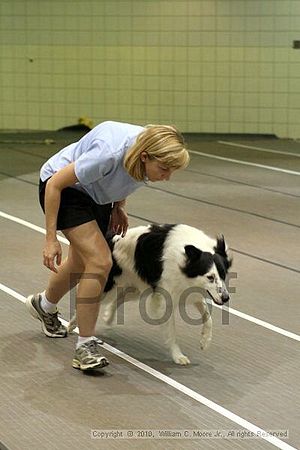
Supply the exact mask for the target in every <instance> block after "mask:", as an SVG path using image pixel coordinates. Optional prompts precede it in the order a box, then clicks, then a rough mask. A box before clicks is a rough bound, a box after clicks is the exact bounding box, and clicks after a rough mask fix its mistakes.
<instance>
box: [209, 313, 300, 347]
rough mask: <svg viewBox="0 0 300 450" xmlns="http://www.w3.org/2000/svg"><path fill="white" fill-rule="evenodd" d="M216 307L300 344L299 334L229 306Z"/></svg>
mask: <svg viewBox="0 0 300 450" xmlns="http://www.w3.org/2000/svg"><path fill="white" fill-rule="evenodd" d="M214 307H216V308H219V309H222V310H224V311H227V312H228V313H230V314H233V315H234V316H237V317H240V318H241V319H245V320H248V321H249V322H252V323H255V324H256V325H260V326H261V327H264V328H267V329H268V330H271V331H274V332H275V333H278V334H282V336H285V337H288V338H290V339H294V340H295V341H298V342H300V336H299V334H295V333H292V332H291V331H287V330H284V329H283V328H279V327H276V326H275V325H272V324H271V323H268V322H265V321H264V320H261V319H257V318H256V317H253V316H249V314H245V313H243V312H241V311H238V310H237V309H233V308H230V307H228V306H225V305H223V306H220V305H216V304H214Z"/></svg>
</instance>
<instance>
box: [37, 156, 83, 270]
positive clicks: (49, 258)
mask: <svg viewBox="0 0 300 450" xmlns="http://www.w3.org/2000/svg"><path fill="white" fill-rule="evenodd" d="M77 181H78V179H77V177H76V175H75V171H74V163H71V164H69V165H68V166H66V167H64V168H63V169H61V170H59V171H58V172H56V173H55V174H54V175H53V176H52V177H51V178H50V180H49V181H48V182H47V185H46V191H45V217H46V244H45V248H44V252H43V257H44V265H45V266H46V267H48V268H49V269H50V270H52V271H53V272H57V269H56V268H55V263H54V261H55V259H56V263H57V265H60V263H61V255H62V251H61V246H60V243H59V242H58V240H57V236H56V222H57V214H58V210H59V205H60V196H61V191H62V190H63V189H64V188H66V187H68V186H72V185H73V184H75V183H76V182H77Z"/></svg>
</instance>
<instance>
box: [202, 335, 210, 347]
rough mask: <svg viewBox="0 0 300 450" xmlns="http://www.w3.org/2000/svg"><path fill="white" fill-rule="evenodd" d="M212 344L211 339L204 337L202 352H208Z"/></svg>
mask: <svg viewBox="0 0 300 450" xmlns="http://www.w3.org/2000/svg"><path fill="white" fill-rule="evenodd" d="M210 343H211V337H207V336H202V337H201V339H200V348H201V350H206V349H207V348H208V347H209V346H210Z"/></svg>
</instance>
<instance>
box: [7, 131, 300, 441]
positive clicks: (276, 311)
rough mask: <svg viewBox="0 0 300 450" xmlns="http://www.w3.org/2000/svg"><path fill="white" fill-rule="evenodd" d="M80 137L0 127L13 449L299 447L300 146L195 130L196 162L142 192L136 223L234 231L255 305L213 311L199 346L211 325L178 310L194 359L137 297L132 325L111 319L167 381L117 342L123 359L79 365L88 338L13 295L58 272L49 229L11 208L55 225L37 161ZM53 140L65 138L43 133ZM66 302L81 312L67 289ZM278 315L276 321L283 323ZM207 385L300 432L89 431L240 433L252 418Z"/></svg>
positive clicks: (231, 237) (129, 308) (239, 267)
mask: <svg viewBox="0 0 300 450" xmlns="http://www.w3.org/2000/svg"><path fill="white" fill-rule="evenodd" d="M74 137H75V134H74V135H73V134H72V135H64V134H59V133H51V132H47V133H35V134H29V133H24V134H22V135H21V134H10V133H0V231H1V255H2V262H1V268H0V283H1V285H0V323H1V327H0V352H1V362H2V364H1V366H2V367H1V372H0V399H1V400H0V449H1V443H2V445H3V446H5V447H6V448H8V449H9V450H23V449H41V448H42V449H45V450H50V449H56V448H61V449H63V450H64V449H66V450H68V449H72V448H73V447H76V448H77V449H86V448H91V449H94V448H103V449H107V448H109V449H114V448H116V449H117V448H122V449H129V448H141V447H143V448H149V449H152V448H162V449H182V448H184V449H196V448H203V449H227V448H228V449H231V448H235V449H253V448H255V449H267V448H272V447H273V448H274V446H275V447H276V446H277V447H278V448H284V443H285V444H289V445H290V446H291V447H294V448H300V431H299V422H300V413H299V408H298V405H299V402H300V393H299V388H298V386H299V382H300V376H299V373H300V371H299V369H300V367H299V366H300V364H299V357H300V351H299V338H298V340H297V335H299V291H300V281H299V272H300V268H299V260H300V247H299V241H300V232H299V227H300V213H299V212H300V211H299V210H300V207H299V197H300V178H299V175H300V158H299V156H300V144H299V143H297V142H293V141H289V140H278V139H271V138H267V137H261V138H259V137H257V138H256V139H254V138H250V137H242V136H235V137H234V136H220V137H217V136H215V137H213V136H195V135H193V136H187V142H188V144H189V147H190V149H191V150H193V152H201V153H202V154H201V155H200V154H197V153H192V161H191V164H190V167H189V168H188V169H187V170H185V171H182V172H178V173H177V174H175V175H174V177H173V179H172V181H170V182H168V183H161V184H154V185H151V186H148V187H145V188H143V189H141V190H140V191H138V192H136V193H135V194H133V195H132V196H131V197H130V199H129V201H128V211H129V213H130V224H131V226H134V225H139V224H145V223H148V222H160V223H186V224H189V225H192V226H196V227H197V228H200V229H203V230H204V231H205V232H207V233H208V234H210V235H215V234H218V233H223V234H224V235H225V238H226V240H227V241H228V244H229V246H230V248H231V250H232V254H233V257H234V265H233V267H232V272H235V273H236V276H237V278H236V279H232V280H231V283H230V285H231V286H232V287H233V288H235V290H236V292H235V293H233V294H232V299H231V303H230V308H232V312H233V313H234V312H235V311H238V312H242V313H245V314H247V315H248V316H246V317H245V318H241V317H239V316H237V315H236V314H232V313H230V314H229V324H226V323H224V322H225V321H226V317H227V315H226V314H225V315H224V312H223V313H222V311H221V310H220V309H216V308H213V342H212V345H211V347H210V348H209V349H208V350H207V351H206V352H201V350H200V348H199V336H200V330H199V328H198V327H196V326H192V325H188V324H186V323H184V322H183V321H182V319H181V318H180V317H178V320H177V330H178V335H179V337H180V342H181V344H182V349H183V350H184V352H186V354H187V355H188V356H189V357H190V359H191V362H192V364H191V365H190V366H189V367H178V366H176V365H175V364H174V363H173V362H172V361H171V359H170V357H169V355H168V353H167V352H166V350H165V348H164V346H163V345H162V340H161V337H160V333H159V330H158V329H157V327H156V326H151V325H147V324H145V322H144V321H143V320H142V319H141V317H140V314H139V310H138V305H137V304H135V303H128V304H126V305H125V321H124V322H125V323H124V325H120V324H119V325H118V324H116V323H113V325H112V327H110V328H108V327H106V326H104V325H103V324H102V323H101V319H99V321H98V334H99V336H101V337H102V338H103V339H104V341H105V342H106V343H107V344H109V345H110V346H112V347H114V348H115V349H118V350H120V351H122V352H124V353H125V354H126V355H130V356H132V357H133V358H135V359H136V360H137V361H139V362H140V363H143V364H145V365H146V366H147V367H150V368H152V369H155V371H156V372H155V374H157V373H158V374H161V375H162V376H161V379H159V378H157V376H153V374H152V375H151V374H150V373H149V372H147V371H145V370H144V368H143V366H140V367H137V366H135V365H133V364H132V363H131V362H129V361H126V360H125V359H123V358H121V357H119V356H118V355H117V354H116V353H111V351H110V347H109V346H107V347H106V348H105V349H104V350H103V351H104V353H105V354H106V355H107V357H108V358H109V360H110V363H111V364H110V366H109V367H108V368H107V369H106V370H105V371H99V372H97V373H95V374H94V375H85V374H82V373H81V372H79V371H76V370H74V369H72V367H71V359H72V355H73V350H74V344H75V342H76V335H71V336H69V337H68V338H67V339H62V340H60V339H58V340H51V339H47V338H46V337H44V336H43V335H42V333H41V332H40V329H39V325H38V323H36V322H35V321H33V320H32V319H31V318H30V316H29V315H28V314H27V312H26V310H25V306H24V304H23V303H22V302H21V301H18V299H17V298H16V295H15V294H14V293H15V292H16V293H19V294H21V296H24V297H26V296H27V295H29V294H30V293H33V292H37V291H40V290H42V289H43V287H44V285H45V283H46V280H47V276H48V272H47V270H46V269H45V268H43V266H42V264H41V251H42V246H43V235H42V234H40V233H38V232H37V231H35V230H33V229H30V228H28V227H26V226H24V225H22V224H20V223H17V222H16V221H15V220H14V219H13V218H5V217H4V216H3V214H2V215H1V213H6V214H8V215H11V216H13V217H17V218H20V219H23V220H25V221H28V222H30V223H31V224H34V225H37V226H40V227H44V217H43V214H42V213H41V211H40V207H39V205H38V201H37V183H38V170H39V167H40V166H41V165H42V163H43V161H44V160H46V159H47V158H48V157H49V155H51V154H52V153H54V152H55V151H57V150H58V149H59V148H62V147H63V146H64V145H65V144H66V143H67V142H70V141H72V140H74ZM46 138H47V139H48V138H53V139H54V141H55V143H53V144H51V145H46V144H44V142H43V141H44V139H46ZM220 141H229V142H233V143H234V144H237V145H242V146H241V147H238V146H231V145H225V144H224V143H223V144H222V143H220ZM245 146H247V147H245ZM248 147H251V148H248ZM253 147H254V148H253ZM255 147H256V148H257V149H259V150H255ZM273 150H275V152H274V153H273V152H272V151H273ZM203 153H205V155H203ZM290 153H292V154H290ZM293 154H294V155H293ZM212 156H217V157H218V158H221V159H216V158H214V157H212ZM233 160H235V161H233ZM248 163H251V165H249V164H248ZM262 166H267V167H262ZM272 167H273V169H274V170H272ZM275 169H276V170H275ZM277 169H282V170H283V171H278V170H277ZM294 172H295V173H294ZM297 173H298V175H297ZM64 248H65V250H66V246H65V245H64ZM5 287H6V288H10V289H12V290H13V291H14V292H11V291H9V290H8V289H6V288H5ZM61 310H62V313H63V315H64V317H66V318H67V319H68V317H69V300H68V298H66V299H64V300H63V301H62V306H61ZM191 314H192V312H191ZM251 318H256V319H260V320H261V321H263V322H262V323H261V324H258V323H255V319H251ZM251 320H254V322H253V321H251ZM268 324H271V325H274V326H275V327H277V328H275V329H274V330H271V329H269V328H268ZM282 330H283V331H282ZM285 331H287V332H290V333H291V334H290V335H286V334H285ZM155 374H154V375H155ZM163 376H166V377H168V378H167V379H168V380H169V379H171V380H175V381H176V382H178V383H180V384H181V386H185V387H187V388H189V389H190V390H191V391H193V393H192V395H193V397H191V396H189V395H187V393H185V392H183V390H181V391H180V390H178V389H176V388H175V387H172V386H171V385H170V384H168V383H166V379H162V378H163ZM191 391H189V392H191ZM197 394H200V395H202V396H203V397H205V398H207V399H209V400H211V401H212V402H215V404H217V405H219V406H220V407H223V408H226V409H227V410H229V411H231V412H232V413H234V414H235V415H237V416H239V417H240V418H243V419H245V420H247V421H248V422H250V423H252V424H254V425H255V426H257V427H260V428H262V429H264V430H268V431H269V430H288V433H289V437H288V439H284V438H282V439H281V443H280V442H277V443H276V442H275V445H274V443H273V444H272V443H269V442H267V441H266V440H263V439H255V440H254V439H242V438H241V437H239V438H238V437H237V436H236V439H232V438H228V439H216V438H211V439H183V438H182V439H171V438H169V439H155V440H153V439H147V440H145V439H143V440H142V439H126V440H125V439H122V440H121V439H106V440H103V439H102V440H100V439H97V440H96V439H91V437H90V432H91V430H92V429H98V430H125V429H127V430H130V429H134V430H199V431H200V432H201V431H202V432H204V431H205V430H220V431H221V430H225V431H226V432H230V431H232V432H233V433H235V434H236V433H237V431H236V430H246V429H247V427H243V426H241V425H239V424H238V423H237V422H236V420H234V417H233V416H231V419H229V418H228V417H225V416H224V415H223V414H222V411H219V410H217V409H216V407H213V408H210V407H208V406H206V405H205V404H203V402H201V401H200V400H199V397H197ZM282 445H283V446H282ZM286 448H288V447H286Z"/></svg>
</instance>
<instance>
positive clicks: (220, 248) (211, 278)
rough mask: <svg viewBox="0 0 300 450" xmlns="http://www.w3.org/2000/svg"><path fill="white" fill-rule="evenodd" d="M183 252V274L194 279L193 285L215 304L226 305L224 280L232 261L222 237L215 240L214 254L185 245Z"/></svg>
mask: <svg viewBox="0 0 300 450" xmlns="http://www.w3.org/2000/svg"><path fill="white" fill-rule="evenodd" d="M184 250H185V254H186V263H185V266H184V267H183V268H182V270H183V272H184V273H185V274H186V275H187V276H188V277H189V278H194V283H193V284H194V285H195V286H197V287H199V288H201V289H204V290H205V291H206V292H207V293H208V294H209V296H210V297H211V298H212V300H213V301H214V302H215V303H217V304H218V305H223V303H226V302H227V301H228V300H229V293H228V290H227V287H226V284H225V280H226V275H227V272H228V269H229V268H230V266H231V264H232V260H231V258H230V257H229V255H228V252H227V249H226V244H225V240H224V236H219V237H218V238H217V240H216V245H215V247H214V253H210V252H207V251H202V250H200V249H199V248H197V247H195V246H194V245H186V246H185V247H184Z"/></svg>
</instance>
